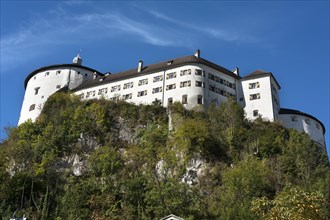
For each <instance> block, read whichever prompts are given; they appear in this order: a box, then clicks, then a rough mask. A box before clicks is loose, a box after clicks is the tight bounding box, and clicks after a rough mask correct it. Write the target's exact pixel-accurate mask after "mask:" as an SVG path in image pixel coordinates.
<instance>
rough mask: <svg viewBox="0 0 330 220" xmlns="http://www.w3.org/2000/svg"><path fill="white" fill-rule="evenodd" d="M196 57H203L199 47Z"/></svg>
mask: <svg viewBox="0 0 330 220" xmlns="http://www.w3.org/2000/svg"><path fill="white" fill-rule="evenodd" d="M194 56H195V57H197V58H200V57H201V51H200V50H199V49H197V50H196V51H195V54H194Z"/></svg>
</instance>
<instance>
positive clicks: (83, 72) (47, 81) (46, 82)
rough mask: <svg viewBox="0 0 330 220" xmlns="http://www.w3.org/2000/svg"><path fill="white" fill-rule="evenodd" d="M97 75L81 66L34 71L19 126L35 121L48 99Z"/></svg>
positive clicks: (67, 65)
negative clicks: (63, 89) (29, 120)
mask: <svg viewBox="0 0 330 220" xmlns="http://www.w3.org/2000/svg"><path fill="white" fill-rule="evenodd" d="M94 73H95V70H92V69H90V68H88V67H84V66H80V65H79V64H62V65H53V66H48V67H43V68H40V69H37V70H35V71H33V72H32V73H31V74H30V75H29V76H28V77H27V78H26V80H25V94H24V100H23V104H22V109H21V114H20V117H19V121H18V124H21V123H23V122H25V121H27V120H28V119H31V120H32V121H35V119H36V118H37V117H38V116H39V115H40V113H41V110H42V108H43V105H44V104H45V102H46V101H47V99H48V97H49V96H51V95H52V94H54V93H55V92H57V91H58V90H60V89H62V88H63V87H68V89H74V88H76V87H77V86H79V85H81V84H82V83H83V82H84V81H86V80H88V79H91V78H92V77H93V75H94Z"/></svg>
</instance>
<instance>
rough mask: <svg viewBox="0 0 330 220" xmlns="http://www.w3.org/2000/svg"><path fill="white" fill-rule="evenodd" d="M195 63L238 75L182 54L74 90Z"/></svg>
mask: <svg viewBox="0 0 330 220" xmlns="http://www.w3.org/2000/svg"><path fill="white" fill-rule="evenodd" d="M196 63H197V64H204V65H205V66H208V67H211V68H213V69H215V70H218V71H220V72H222V73H224V74H226V75H228V76H231V77H234V78H236V79H238V78H239V76H237V75H236V74H234V73H233V72H232V71H230V70H228V69H226V68H224V67H222V66H219V65H217V64H215V63H212V62H210V61H208V60H205V59H203V58H200V57H195V56H184V57H179V58H175V59H172V60H167V61H164V62H160V63H156V64H151V65H148V66H144V67H143V68H142V70H141V72H139V73H138V71H137V68H135V69H130V70H127V71H123V72H119V73H115V74H111V75H108V76H103V77H99V78H97V79H94V80H88V81H86V82H85V83H83V84H81V85H80V86H78V87H77V88H75V89H74V91H78V90H81V89H85V88H90V87H94V86H98V85H102V84H107V83H109V82H115V81H119V80H123V79H128V78H132V77H135V76H138V75H147V74H150V73H154V72H158V71H165V70H168V69H173V68H176V67H180V66H183V65H187V64H196Z"/></svg>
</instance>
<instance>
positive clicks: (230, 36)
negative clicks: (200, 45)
mask: <svg viewBox="0 0 330 220" xmlns="http://www.w3.org/2000/svg"><path fill="white" fill-rule="evenodd" d="M141 9H142V10H144V9H143V8H141ZM145 12H147V13H149V14H151V15H152V16H154V17H155V18H157V19H162V20H164V21H167V22H170V23H172V24H174V25H178V26H180V27H181V28H185V29H191V30H194V31H197V32H199V33H200V34H202V35H207V36H211V37H213V38H216V39H218V40H223V41H228V42H233V41H245V42H254V41H256V38H255V37H253V36H246V35H245V34H244V35H243V34H242V35H239V34H237V33H234V32H231V31H228V30H225V29H224V28H220V27H208V26H205V25H203V24H200V25H193V24H191V23H188V22H185V21H180V20H175V19H173V18H171V17H168V16H167V15H165V14H162V13H160V12H157V11H155V10H145Z"/></svg>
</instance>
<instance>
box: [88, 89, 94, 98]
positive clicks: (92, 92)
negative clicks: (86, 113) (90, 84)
mask: <svg viewBox="0 0 330 220" xmlns="http://www.w3.org/2000/svg"><path fill="white" fill-rule="evenodd" d="M92 96H95V90H94V91H89V92H86V98H89V97H92Z"/></svg>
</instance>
